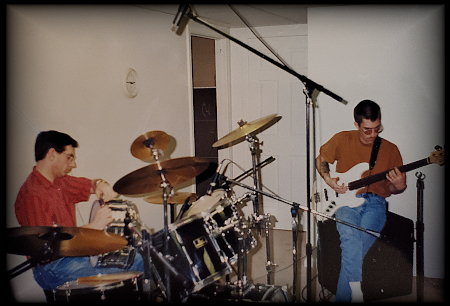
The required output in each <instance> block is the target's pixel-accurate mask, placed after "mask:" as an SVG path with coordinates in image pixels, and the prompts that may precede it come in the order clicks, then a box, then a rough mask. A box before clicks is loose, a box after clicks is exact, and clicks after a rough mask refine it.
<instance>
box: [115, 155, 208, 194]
mask: <svg viewBox="0 0 450 306" xmlns="http://www.w3.org/2000/svg"><path fill="white" fill-rule="evenodd" d="M209 164H210V162H209V161H208V160H207V159H206V158H202V157H180V158H174V159H169V160H165V161H162V162H159V165H160V166H161V168H159V165H158V163H153V164H150V165H148V166H145V167H142V168H140V169H137V170H135V171H133V172H131V173H129V174H127V175H125V176H124V177H122V178H121V179H119V180H118V181H117V182H116V183H115V184H114V186H113V189H114V190H115V191H116V192H117V193H118V194H122V195H138V194H145V193H149V192H153V191H156V190H158V189H159V188H161V183H162V178H161V172H162V173H163V174H164V177H165V178H166V180H167V181H168V183H169V184H170V186H172V187H175V186H176V185H178V184H181V183H184V182H186V181H188V180H190V179H191V178H194V177H196V176H197V175H199V174H200V173H202V172H203V171H205V170H206V169H207V168H208V166H209Z"/></svg>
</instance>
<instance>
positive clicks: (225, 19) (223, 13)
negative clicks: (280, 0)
mask: <svg viewBox="0 0 450 306" xmlns="http://www.w3.org/2000/svg"><path fill="white" fill-rule="evenodd" d="M136 6H138V7H140V8H143V9H147V10H153V11H158V12H162V13H166V14H170V15H173V16H174V17H175V14H176V13H177V11H178V7H179V5H178V4H149V5H136ZM311 6H319V5H300V4H280V5H276V4H235V5H233V7H234V8H235V9H236V10H237V11H238V12H239V14H240V15H242V16H243V17H244V18H245V19H246V20H247V22H248V23H249V24H250V26H252V27H260V26H278V25H292V24H306V23H307V14H306V11H307V8H308V7H311ZM194 8H195V10H196V11H197V14H198V17H200V18H202V19H203V20H205V21H206V22H209V23H211V24H213V25H216V26H222V27H226V28H242V27H245V24H244V22H243V21H242V20H241V19H240V18H239V16H238V15H237V14H236V13H235V12H234V11H233V10H232V9H231V8H230V6H229V5H227V4H196V5H194Z"/></svg>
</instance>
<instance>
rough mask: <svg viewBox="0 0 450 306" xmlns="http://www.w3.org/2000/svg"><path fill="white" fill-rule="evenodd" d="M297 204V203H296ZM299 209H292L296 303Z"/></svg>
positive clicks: (293, 286) (293, 207)
mask: <svg viewBox="0 0 450 306" xmlns="http://www.w3.org/2000/svg"><path fill="white" fill-rule="evenodd" d="M294 204H295V203H294ZM298 209H299V205H293V206H292V207H291V215H292V223H291V224H292V263H293V266H292V267H293V268H292V270H293V280H292V297H293V300H294V302H295V301H297V290H296V288H297V273H298V272H297V271H298V255H297V253H298V252H297V244H298Z"/></svg>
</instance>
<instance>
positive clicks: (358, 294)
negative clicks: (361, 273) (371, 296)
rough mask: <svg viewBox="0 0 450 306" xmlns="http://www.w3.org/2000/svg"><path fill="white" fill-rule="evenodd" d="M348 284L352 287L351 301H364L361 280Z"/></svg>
mask: <svg viewBox="0 0 450 306" xmlns="http://www.w3.org/2000/svg"><path fill="white" fill-rule="evenodd" d="M349 284H350V289H352V303H364V297H363V293H362V290H361V282H350V283H349Z"/></svg>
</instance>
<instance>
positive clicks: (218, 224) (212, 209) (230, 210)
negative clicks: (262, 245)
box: [186, 189, 256, 264]
mask: <svg viewBox="0 0 450 306" xmlns="http://www.w3.org/2000/svg"><path fill="white" fill-rule="evenodd" d="M198 214H200V215H201V216H202V218H203V219H204V221H205V224H206V225H208V227H209V231H210V232H211V233H212V235H213V236H214V237H215V238H216V240H217V243H218V245H219V248H220V249H221V250H222V251H223V252H224V253H225V255H226V256H227V257H228V260H229V262H230V263H231V264H233V263H235V262H236V261H237V257H238V251H239V246H238V245H239V237H242V238H243V239H244V240H245V250H246V251H247V252H248V251H249V250H251V249H252V248H254V247H255V246H256V239H255V238H254V237H253V235H252V233H251V231H250V229H247V231H245V230H244V229H243V228H242V227H241V222H240V220H241V216H240V214H239V212H238V210H237V209H236V206H235V205H234V204H233V203H232V200H231V199H230V198H229V197H228V196H227V193H226V192H225V190H223V189H216V190H214V192H213V193H212V194H211V195H210V196H209V195H204V196H202V197H201V198H200V199H198V200H197V201H196V202H194V203H193V204H192V206H191V207H190V208H189V210H188V211H187V212H186V217H187V218H189V217H192V216H193V215H198Z"/></svg>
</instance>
